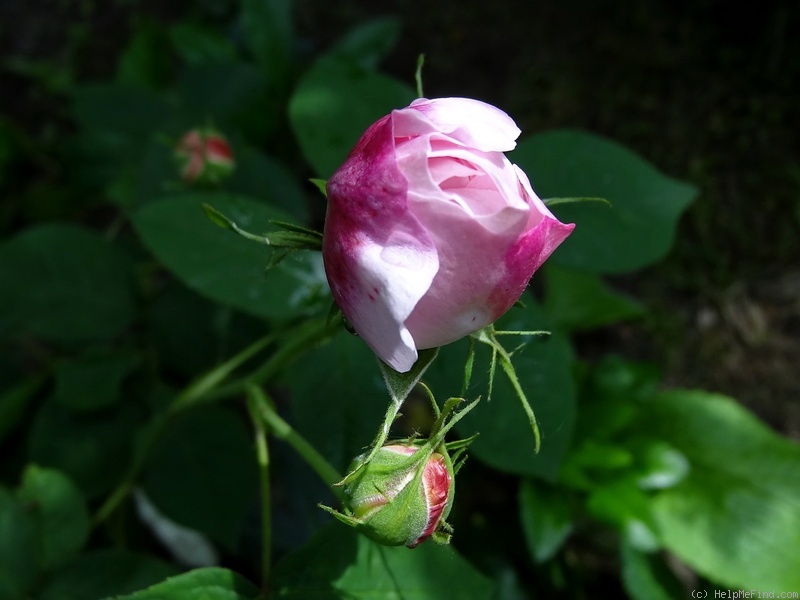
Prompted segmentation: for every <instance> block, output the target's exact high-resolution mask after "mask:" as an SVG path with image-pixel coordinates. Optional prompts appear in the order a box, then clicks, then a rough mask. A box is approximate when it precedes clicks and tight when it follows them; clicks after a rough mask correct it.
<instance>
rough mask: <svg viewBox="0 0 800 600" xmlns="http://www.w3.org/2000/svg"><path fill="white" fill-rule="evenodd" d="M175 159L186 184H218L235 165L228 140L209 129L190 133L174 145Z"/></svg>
mask: <svg viewBox="0 0 800 600" xmlns="http://www.w3.org/2000/svg"><path fill="white" fill-rule="evenodd" d="M175 159H176V160H177V161H178V165H179V167H180V169H181V177H182V178H183V180H184V181H186V182H187V183H200V184H211V185H215V184H218V183H220V182H221V181H222V180H223V179H226V178H227V177H228V176H230V174H231V173H232V172H233V168H234V166H235V162H234V160H233V150H232V149H231V145H230V143H229V142H228V140H227V139H226V138H225V136H223V135H222V134H221V133H219V132H218V131H216V130H214V129H209V128H206V129H192V130H191V131H189V132H187V133H186V134H185V135H184V136H183V137H182V138H181V140H180V142H178V145H177V147H176V148H175Z"/></svg>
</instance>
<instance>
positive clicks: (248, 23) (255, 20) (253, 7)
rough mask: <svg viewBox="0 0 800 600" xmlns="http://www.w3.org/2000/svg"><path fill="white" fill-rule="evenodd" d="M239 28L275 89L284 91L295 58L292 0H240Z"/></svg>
mask: <svg viewBox="0 0 800 600" xmlns="http://www.w3.org/2000/svg"><path fill="white" fill-rule="evenodd" d="M241 15H242V27H243V30H244V35H245V38H246V40H247V43H248V46H249V47H250V51H251V52H252V53H253V55H254V56H255V57H256V60H257V61H258V63H259V65H260V66H261V69H262V70H263V72H264V73H266V74H267V75H268V76H269V78H270V83H271V84H272V86H274V87H275V88H276V89H277V90H281V91H282V90H285V89H286V86H287V84H288V83H289V77H290V74H291V71H292V67H293V59H294V56H293V54H294V31H293V27H292V2H291V0H242V12H241Z"/></svg>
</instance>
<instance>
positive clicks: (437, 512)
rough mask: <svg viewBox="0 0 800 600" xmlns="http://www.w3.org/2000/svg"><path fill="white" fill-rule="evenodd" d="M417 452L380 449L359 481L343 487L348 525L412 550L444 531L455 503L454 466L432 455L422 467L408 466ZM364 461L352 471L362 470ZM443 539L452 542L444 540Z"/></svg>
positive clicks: (389, 447) (406, 447)
mask: <svg viewBox="0 0 800 600" xmlns="http://www.w3.org/2000/svg"><path fill="white" fill-rule="evenodd" d="M418 450H419V448H418V447H416V446H411V445H404V444H390V445H387V446H384V447H383V448H381V449H380V450H379V451H378V452H377V453H376V454H375V456H374V457H373V458H372V460H370V462H369V463H368V464H366V465H364V466H363V467H361V471H360V472H359V473H358V475H357V476H356V477H355V479H354V480H353V481H352V482H351V483H349V484H347V485H346V486H345V490H344V492H345V508H346V509H347V510H348V513H349V514H348V517H347V518H348V519H349V521H345V522H348V524H350V525H353V526H355V527H356V529H358V530H359V531H361V532H362V533H364V534H365V535H366V536H368V537H370V538H372V539H374V540H375V541H377V542H379V543H381V544H384V545H387V546H400V545H403V544H404V545H406V546H408V547H409V548H414V547H415V546H417V545H418V544H419V543H420V542H423V541H425V540H426V539H427V538H429V537H430V536H431V535H434V534H436V533H438V532H440V531H446V530H447V526H446V525H445V524H444V519H445V518H446V517H447V515H448V513H449V512H450V507H451V505H452V500H453V492H454V485H453V483H454V482H453V475H452V466H451V465H450V461H449V458H448V457H447V456H446V455H443V454H439V453H438V452H434V453H433V454H431V455H430V457H429V458H428V459H427V460H425V461H424V463H423V462H422V461H416V462H414V461H409V460H408V457H409V456H411V455H413V454H415V453H416V452H417V451H418ZM363 460H364V457H363V456H360V457H358V458H356V460H355V461H354V462H353V465H352V467H351V469H355V468H358V466H359V465H360V461H363ZM444 537H448V536H447V535H445V536H444Z"/></svg>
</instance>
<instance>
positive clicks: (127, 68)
mask: <svg viewBox="0 0 800 600" xmlns="http://www.w3.org/2000/svg"><path fill="white" fill-rule="evenodd" d="M169 51H170V47H169V40H168V39H167V35H166V33H165V32H164V30H163V28H162V27H160V26H158V25H155V24H153V23H147V24H145V25H144V26H140V27H139V28H138V31H136V32H135V33H134V35H133V37H132V38H131V40H130V42H129V43H128V45H127V47H126V48H125V50H124V51H123V52H122V56H120V59H119V63H118V66H117V80H118V81H119V82H121V83H126V84H134V85H139V86H143V87H150V88H153V89H158V88H161V87H163V86H164V85H166V84H167V83H168V82H169V79H170V76H171V74H172V73H171V66H172V65H171V61H170V60H168V59H167V57H168V56H169Z"/></svg>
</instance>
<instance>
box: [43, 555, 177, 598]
mask: <svg viewBox="0 0 800 600" xmlns="http://www.w3.org/2000/svg"><path fill="white" fill-rule="evenodd" d="M176 573H177V569H176V568H175V567H174V566H172V565H170V564H167V563H165V562H164V561H162V560H160V559H158V558H156V557H154V556H149V555H145V554H136V553H134V552H131V551H130V550H121V549H108V550H94V551H91V552H87V553H85V554H81V555H80V556H78V557H77V558H75V559H74V560H72V561H70V562H69V563H67V564H65V565H64V566H63V567H61V568H60V569H58V570H57V571H55V572H54V573H53V574H52V576H51V577H50V579H49V581H48V583H47V585H46V586H45V588H44V589H43V590H42V591H41V592H40V593H39V595H38V596H37V600H94V599H97V598H106V597H108V596H113V595H116V594H130V593H132V592H135V591H136V590H140V589H142V588H145V587H147V586H150V585H153V584H155V583H158V582H159V581H162V580H163V579H165V578H167V577H169V576H171V575H175V574H176Z"/></svg>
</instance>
